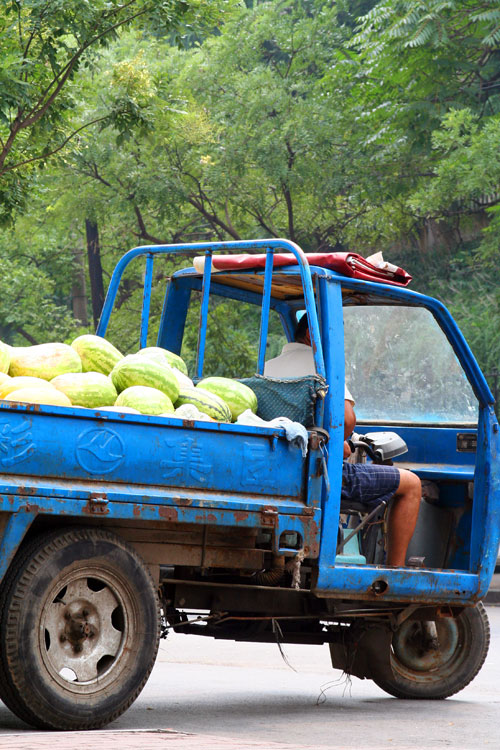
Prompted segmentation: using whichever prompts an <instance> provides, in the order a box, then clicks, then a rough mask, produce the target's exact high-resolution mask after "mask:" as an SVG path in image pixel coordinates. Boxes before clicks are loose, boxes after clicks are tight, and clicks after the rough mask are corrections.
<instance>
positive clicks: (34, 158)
mask: <svg viewBox="0 0 500 750" xmlns="http://www.w3.org/2000/svg"><path fill="white" fill-rule="evenodd" d="M106 119H107V115H105V116H104V117H98V118H97V119H95V120H91V121H90V122H86V123H85V124H84V125H81V126H80V127H79V128H77V129H76V130H74V131H73V132H72V133H70V135H68V137H67V138H65V140H64V141H63V142H62V143H61V144H60V145H59V146H58V147H57V148H55V149H53V150H52V151H49V152H48V153H46V154H39V155H38V156H32V157H31V159H25V160H24V161H20V162H18V163H17V164H13V165H12V166H9V167H5V168H4V169H1V166H2V163H3V162H2V161H1V160H0V174H5V173H6V172H12V170H14V169H18V168H19V167H24V165H25V164H31V163H32V162H34V161H40V159H46V158H47V157H48V156H53V155H54V154H57V152H58V151H61V149H63V148H64V147H65V145H66V144H67V143H68V142H69V141H70V140H71V139H72V138H74V137H75V135H77V133H79V132H80V131H81V130H84V129H85V128H88V127H90V126H91V125H95V124H96V123H97V122H102V120H106Z"/></svg>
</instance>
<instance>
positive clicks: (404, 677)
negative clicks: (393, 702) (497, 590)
mask: <svg viewBox="0 0 500 750" xmlns="http://www.w3.org/2000/svg"><path fill="white" fill-rule="evenodd" d="M489 642H490V628H489V623H488V617H487V614H486V610H485V608H484V607H483V605H482V604H481V603H479V604H478V605H477V606H476V607H474V608H468V609H465V610H463V612H462V613H461V614H460V615H459V616H458V617H443V618H439V619H437V620H435V621H426V622H420V621H415V620H406V621H405V622H404V623H403V624H402V625H401V627H400V628H399V629H398V630H397V631H396V632H395V633H394V635H393V638H392V646H391V654H390V669H389V670H387V669H381V670H380V671H379V670H377V669H375V673H374V674H373V675H372V676H373V680H374V682H376V684H377V685H378V686H379V687H381V688H382V689H383V690H385V691H386V692H387V693H390V694H391V695H394V696H396V698H431V699H440V698H447V697H449V696H450V695H453V694H454V693H458V692H459V691H460V690H462V689H463V688H464V687H465V686H466V685H468V684H469V682H471V681H472V680H473V679H474V677H475V676H476V675H477V673H478V672H479V670H480V669H481V667H482V665H483V663H484V660H485V658H486V654H487V653H488V646H489Z"/></svg>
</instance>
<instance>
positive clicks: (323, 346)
mask: <svg viewBox="0 0 500 750" xmlns="http://www.w3.org/2000/svg"><path fill="white" fill-rule="evenodd" d="M257 250H260V251H266V252H268V256H267V262H266V268H265V269H264V270H263V271H259V273H260V274H261V275H263V277H264V291H263V295H260V294H256V293H255V292H249V291H246V290H242V289H233V288H231V287H230V286H228V285H226V284H220V283H218V282H217V277H216V276H215V275H214V277H213V278H212V275H211V270H210V266H211V263H210V260H211V254H212V253H215V252H219V251H224V252H227V251H231V252H233V251H237V252H242V251H243V252H244V251H257ZM278 250H280V251H285V252H291V253H293V254H294V255H295V257H296V258H297V261H298V266H289V267H286V268H280V269H279V273H280V275H290V276H295V277H297V276H299V277H300V279H301V282H302V285H303V291H304V299H303V300H302V299H293V300H289V301H288V300H285V301H283V300H277V299H273V298H272V290H271V285H270V280H271V275H272V256H273V253H274V252H275V251H278ZM193 251H195V252H200V253H201V254H205V257H206V260H207V263H206V268H205V272H204V274H203V281H202V278H201V277H200V275H199V274H196V273H195V272H194V271H193V270H183V271H181V272H179V273H177V274H176V275H175V276H174V277H173V279H172V281H171V282H170V284H169V286H168V289H167V293H166V297H165V301H164V306H163V311H162V320H161V325H160V331H159V335H158V344H159V345H160V346H165V347H166V348H169V349H171V350H172V351H176V352H177V353H179V352H180V349H181V344H182V337H183V331H184V322H185V317H186V313H187V309H188V304H189V298H190V294H191V290H192V289H202V290H203V291H202V305H201V313H200V315H201V325H200V330H201V336H200V348H199V354H200V356H199V360H198V375H199V376H201V374H202V371H203V355H204V347H205V332H206V322H207V314H208V297H209V292H211V293H221V294H222V295H223V296H229V297H234V298H235V299H238V300H241V301H248V302H252V303H254V304H260V305H261V306H262V318H261V335H260V343H259V358H258V363H257V364H258V369H259V371H262V367H263V363H264V358H265V354H264V353H265V343H266V338H267V330H268V323H269V310H270V309H274V310H276V311H277V312H278V313H279V314H280V316H281V318H282V320H283V321H284V322H285V329H286V333H287V336H288V338H290V337H291V335H292V332H293V328H294V321H295V313H296V311H297V310H298V309H301V308H302V309H303V308H304V307H305V309H306V310H307V314H308V319H309V326H310V332H311V340H312V346H313V351H314V358H315V364H316V369H317V372H318V373H319V374H321V375H323V376H325V377H326V380H327V382H328V393H327V396H326V399H325V401H324V403H323V402H322V403H321V404H319V405H318V407H317V420H318V424H319V426H322V427H323V428H324V429H326V430H327V431H328V433H329V436H330V439H329V442H328V444H327V446H326V447H323V449H321V448H320V447H315V448H314V449H311V450H310V451H309V455H308V458H307V459H306V461H304V460H303V459H302V456H301V453H300V451H299V450H298V449H297V448H296V447H295V446H294V445H292V444H290V443H288V442H287V440H286V437H285V434H284V431H283V430H281V429H278V430H273V429H269V428H261V427H242V426H239V425H230V424H212V423H204V422H200V423H195V424H194V425H193V423H192V422H182V421H181V420H178V419H175V418H171V419H164V418H159V417H146V416H142V415H131V414H124V415H117V414H116V413H112V412H99V411H98V410H95V411H91V410H82V409H66V408H64V407H48V406H28V405H26V406H22V405H15V404H12V405H10V406H7V405H6V404H5V403H3V404H0V435H1V438H2V452H1V453H0V472H1V473H0V512H4V513H9V514H11V515H10V516H9V521H8V524H7V526H6V529H5V530H4V535H3V539H2V548H1V555H2V556H1V561H2V564H3V565H4V570H5V569H6V567H7V566H8V564H9V561H10V559H11V558H12V555H13V554H14V553H15V550H16V549H17V546H18V545H19V543H20V541H21V539H22V537H23V536H24V534H25V532H26V530H27V529H28V528H29V526H30V524H31V522H32V520H33V518H34V517H35V516H36V515H37V514H39V515H45V516H50V515H51V516H54V517H66V518H68V519H72V518H78V519H82V518H83V519H85V518H99V517H100V516H101V517H105V518H106V519H110V520H111V519H117V520H120V519H126V520H132V521H134V522H136V523H137V524H138V525H140V524H141V522H142V521H168V522H178V523H189V524H198V525H206V524H210V525H220V526H224V527H231V526H240V525H241V526H244V527H248V528H263V527H264V528H266V527H268V528H271V529H272V530H273V532H274V546H273V548H274V549H275V550H276V549H277V543H278V542H277V540H278V539H279V536H280V534H281V533H283V532H285V531H295V532H297V533H298V534H300V535H301V537H302V538H303V540H304V544H305V546H306V547H307V548H308V552H307V554H309V555H310V557H312V558H313V559H316V558H318V569H317V581H316V584H315V589H314V591H315V593H318V594H319V595H321V596H329V597H340V598H344V599H354V600H355V599H359V600H363V599H371V600H377V599H379V600H386V601H429V602H437V603H446V602H457V603H460V602H462V603H473V602H474V601H475V600H476V599H477V598H478V597H480V596H481V595H483V594H484V593H485V591H486V589H487V586H488V584H489V581H490V579H491V575H492V573H493V569H494V564H495V559H496V551H497V548H498V542H499V518H500V476H499V447H500V446H499V440H500V438H499V427H498V422H497V420H496V418H495V416H494V413H493V410H492V408H491V404H492V396H491V393H490V391H489V388H488V386H487V384H486V381H485V380H484V377H483V375H482V373H481V372H480V370H479V368H478V366H477V363H476V362H475V360H474V358H473V356H472V354H471V352H470V350H469V348H468V346H467V344H466V343H465V341H464V339H463V337H462V335H461V333H460V331H459V330H458V328H457V327H456V325H455V323H454V322H453V320H452V319H451V317H450V316H449V314H448V313H447V311H446V309H445V308H444V307H443V305H441V303H439V302H437V301H436V300H433V299H431V298H429V297H425V296H423V295H419V294H417V293H415V292H411V291H409V290H407V289H403V288H397V287H389V286H386V285H384V284H376V283H372V282H364V281H358V280H355V279H347V278H345V277H342V276H339V275H338V274H336V273H334V272H333V271H329V270H327V269H323V268H319V267H311V268H310V267H309V265H308V262H307V258H306V256H305V255H304V253H303V252H302V250H301V249H300V248H299V247H298V246H297V245H295V244H294V243H291V242H288V241H286V240H257V241H253V242H231V243H195V244H190V245H166V246H146V247H139V248H134V249H133V250H131V251H130V252H129V253H127V254H126V255H125V256H124V257H123V258H122V260H121V261H120V262H119V263H118V265H117V267H116V269H115V272H114V273H113V276H112V279H111V283H110V287H109V290H108V295H107V297H106V302H105V305H104V308H103V313H102V316H101V320H100V322H99V326H98V329H97V333H98V335H100V336H104V335H105V333H106V328H107V325H108V322H109V318H110V314H111V309H112V306H113V301H114V299H115V297H116V294H117V291H118V286H119V283H120V279H121V277H122V274H123V272H124V270H125V268H126V267H127V266H128V264H129V263H130V262H131V261H132V260H133V259H134V258H136V257H139V256H143V255H146V275H145V291H144V297H143V314H142V320H141V346H145V345H146V341H147V317H148V313H149V306H150V297H151V282H152V269H153V259H154V257H155V256H156V255H158V254H162V253H164V254H165V253H168V254H176V253H177V254H180V253H184V252H190V253H192V252H193ZM241 273H242V272H240V271H239V272H238V276H241ZM249 273H250V272H249ZM251 273H252V275H255V271H252V272H251ZM227 275H228V274H225V276H226V277H227ZM342 289H350V290H354V291H356V292H358V293H360V294H361V293H364V294H366V295H369V298H368V301H369V300H370V299H375V297H377V298H382V299H387V300H390V301H392V302H396V303H400V304H410V305H419V306H424V307H426V308H428V309H429V310H430V311H431V312H432V313H433V314H434V315H435V317H436V320H437V321H438V323H439V325H440V326H441V328H442V329H443V331H444V332H445V334H446V335H447V337H448V339H449V340H450V342H451V343H452V345H453V347H454V349H455V352H456V354H457V357H458V358H459V360H460V362H461V364H462V366H463V368H464V370H465V372H466V374H467V376H468V378H469V380H470V382H471V384H472V386H473V388H474V391H475V393H476V396H477V398H478V400H479V402H480V419H479V425H478V430H477V434H478V450H477V454H476V455H474V454H469V453H459V452H458V451H457V449H456V434H457V431H460V432H464V431H471V432H472V433H473V432H474V429H473V428H470V427H467V428H464V429H459V428H457V429H455V428H454V427H447V428H445V429H444V428H440V427H439V426H425V427H423V426H415V425H408V426H402V427H401V428H400V429H399V428H397V431H400V432H401V434H402V435H403V437H404V438H405V439H406V441H407V443H408V444H409V447H410V451H409V453H408V454H407V456H405V457H402V458H401V461H404V460H407V461H408V462H409V463H410V464H411V466H412V467H413V468H415V469H416V470H417V471H418V473H419V474H420V475H421V476H422V477H430V478H433V479H436V480H438V481H439V480H446V481H447V482H448V484H447V485H446V486H447V487H452V486H455V485H456V486H458V487H462V488H463V487H464V486H465V485H466V483H467V482H470V481H471V480H472V479H474V485H475V489H474V499H473V503H472V512H471V514H470V518H468V519H467V523H465V522H464V524H463V528H464V530H465V531H464V533H466V534H467V535H468V536H469V542H470V543H469V549H468V550H463V551H462V552H461V553H460V561H461V563H462V564H463V565H464V566H467V569H465V570H443V571H441V570H406V569H384V568H380V567H378V568H377V567H374V566H370V565H366V566H356V565H342V564H340V563H339V561H337V563H335V548H336V539H337V528H338V520H339V508H340V489H341V466H342V445H343V420H344V335H343V319H342ZM318 314H319V317H320V322H321V327H320V325H319V322H318ZM320 332H321V335H320ZM384 427H385V428H386V426H384V425H378V424H377V425H374V426H371V427H370V429H374V430H376V429H383V428H384ZM391 428H392V429H396V428H394V427H391ZM462 494H463V493H462ZM464 497H465V496H464ZM27 498H29V499H28V500H27ZM451 501H453V498H452V500H451ZM464 518H466V516H465V515H464ZM466 543H467V540H466ZM279 551H280V552H281V553H283V552H285V551H286V550H284V549H282V550H279ZM3 561H5V562H3ZM380 581H383V582H385V583H386V584H387V589H386V591H385V593H382V594H379V593H376V590H375V589H376V588H377V586H374V584H377V582H380Z"/></svg>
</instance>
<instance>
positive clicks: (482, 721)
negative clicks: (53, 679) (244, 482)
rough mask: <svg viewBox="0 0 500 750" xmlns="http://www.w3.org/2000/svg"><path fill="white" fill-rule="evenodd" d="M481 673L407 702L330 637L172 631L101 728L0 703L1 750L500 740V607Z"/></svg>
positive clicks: (377, 748)
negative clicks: (337, 664) (432, 697)
mask: <svg viewBox="0 0 500 750" xmlns="http://www.w3.org/2000/svg"><path fill="white" fill-rule="evenodd" d="M488 615H489V617H490V622H491V626H492V641H491V646H490V653H489V656H488V659H487V661H486V664H485V665H484V667H483V669H482V670H481V672H480V674H479V675H478V676H477V677H476V679H475V680H474V682H473V683H472V684H471V685H470V686H468V687H467V688H465V689H464V690H463V691H462V692H461V693H459V694H458V695H457V696H456V697H454V698H451V699H448V700H446V701H418V702H417V701H400V700H397V699H395V698H391V697H390V696H388V695H386V694H385V693H384V692H383V691H382V690H380V689H379V688H378V687H377V686H376V685H375V684H374V683H372V682H371V681H366V680H363V681H362V680H358V679H356V678H353V679H352V680H351V681H347V680H346V679H343V678H342V675H341V673H340V672H338V671H332V670H331V668H330V667H329V654H328V647H327V646H293V645H290V646H285V647H284V651H285V654H286V657H287V659H288V664H287V663H285V662H284V661H283V658H282V656H281V654H280V652H279V650H278V647H277V646H274V645H271V644H245V643H233V642H230V641H228V642H224V641H213V640H211V639H208V638H207V639H204V638H200V637H195V636H181V635H175V634H174V635H172V636H170V637H169V638H168V640H167V641H162V642H161V646H160V653H159V657H158V660H157V663H156V666H155V668H154V670H153V673H152V675H151V678H150V680H149V682H148V684H147V685H146V688H145V689H144V691H143V692H142V694H141V696H140V697H139V699H138V700H137V701H136V703H135V704H134V705H133V706H132V708H130V709H129V710H128V712H127V713H125V714H124V715H123V716H122V717H120V718H119V719H118V720H117V721H115V722H114V723H113V724H111V725H110V726H109V727H108V728H107V729H106V730H105V731H100V732H92V733H90V732H87V733H58V734H54V733H51V732H45V733H40V732H36V731H34V730H31V729H30V728H29V727H27V726H26V725H25V724H24V723H23V722H21V721H20V720H19V719H17V718H16V717H15V716H13V714H11V713H10V712H9V711H8V709H7V708H5V707H4V706H3V704H1V703H0V748H1V750H11V749H12V750H31V749H32V748H36V750H44V748H47V749H49V748H50V750H53V748H54V747H57V750H64V748H66V747H67V748H68V750H69V748H72V749H73V748H75V747H77V746H79V745H84V746H87V745H88V743H89V741H90V742H91V745H92V750H108V749H111V748H116V749H117V750H128V749H129V748H141V750H158V749H159V748H162V749H164V750H178V749H179V750H191V748H200V749H201V748H203V750H231V749H233V750H247V749H248V750H250V749H251V750H253V749H254V748H255V749H257V748H260V749H261V750H262V749H263V748H267V750H285V749H286V750H296V748H301V749H302V748H318V749H322V748H331V749H333V748H335V750H340V748H342V750H344V749H345V750H351V748H352V749H353V750H354V749H356V750H359V749H361V748H373V750H386V749H387V748H398V750H410V748H411V749H412V750H415V749H417V750H427V749H428V748H433V749H434V748H446V749H447V750H454V749H455V748H456V749H457V750H458V748H460V750H462V749H465V750H476V748H477V749H478V750H479V748H481V750H483V749H484V748H488V747H491V748H495V750H496V749H497V748H499V747H500V728H499V723H498V717H499V715H500V691H499V689H498V675H499V674H500V607H489V608H488Z"/></svg>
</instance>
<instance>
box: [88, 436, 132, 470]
mask: <svg viewBox="0 0 500 750" xmlns="http://www.w3.org/2000/svg"><path fill="white" fill-rule="evenodd" d="M124 458H125V448H124V446H123V441H122V439H121V437H120V436H119V435H117V433H116V432H113V430H110V429H108V428H105V429H103V428H95V429H92V430H87V431H86V432H82V434H81V435H80V436H79V437H78V441H77V444H76V460H77V461H78V463H79V464H80V466H81V467H82V469H85V471H88V473H89V474H109V472H110V471H113V470H114V469H116V468H117V467H118V466H119V465H120V464H121V462H122V461H123V459H124Z"/></svg>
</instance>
